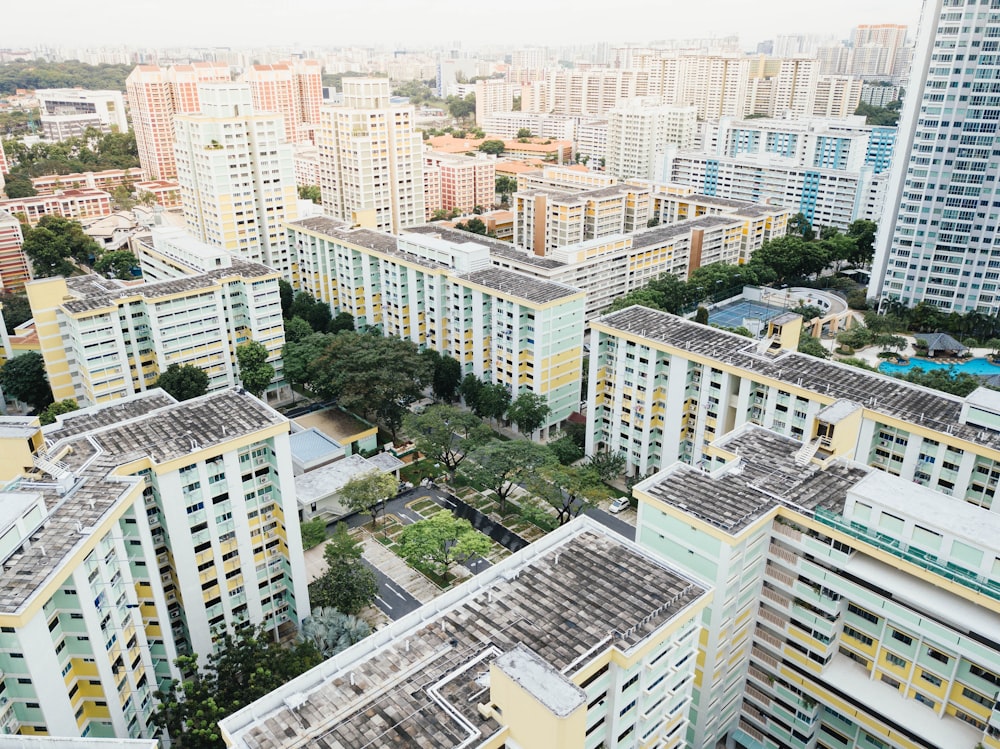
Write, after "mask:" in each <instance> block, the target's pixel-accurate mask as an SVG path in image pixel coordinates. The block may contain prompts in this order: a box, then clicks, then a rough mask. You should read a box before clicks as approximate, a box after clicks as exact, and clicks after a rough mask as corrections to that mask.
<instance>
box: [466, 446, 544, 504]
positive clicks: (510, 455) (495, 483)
mask: <svg viewBox="0 0 1000 749" xmlns="http://www.w3.org/2000/svg"><path fill="white" fill-rule="evenodd" d="M469 459H470V460H469V462H470V463H471V464H472V465H468V464H467V466H466V468H465V469H464V470H465V473H466V474H468V476H469V478H471V479H472V481H473V482H474V483H478V484H480V485H482V486H485V487H486V488H487V489H490V490H492V491H493V493H494V494H496V496H497V500H498V501H499V502H500V512H501V513H506V512H507V499H508V498H509V497H510V494H511V492H513V491H514V489H515V488H516V487H517V485H518V484H519V483H522V482H524V481H527V480H528V478H529V477H530V476H531V475H532V474H533V473H534V472H536V471H537V470H538V469H539V468H541V467H542V466H544V465H546V464H548V463H550V462H551V461H552V453H550V452H549V450H548V449H547V448H545V447H544V446H542V445H536V444H535V443H534V442H528V441H527V440H510V441H504V440H491V441H490V442H487V443H486V444H485V445H480V446H479V447H477V448H476V449H475V450H473V451H472V452H471V453H470V455H469Z"/></svg>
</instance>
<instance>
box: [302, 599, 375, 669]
mask: <svg viewBox="0 0 1000 749" xmlns="http://www.w3.org/2000/svg"><path fill="white" fill-rule="evenodd" d="M371 631H372V629H371V627H369V626H368V623H367V622H365V621H363V620H361V619H358V618H357V617H356V616H352V615H350V614H343V613H341V612H340V611H338V610H337V609H336V608H334V607H331V606H313V610H312V615H311V616H309V617H307V618H306V619H305V620H304V621H303V622H302V631H301V632H299V639H300V640H302V641H303V642H308V643H309V644H311V645H313V646H314V647H315V648H316V649H317V650H319V652H320V653H321V654H322V655H323V657H324V658H332V657H333V656H334V655H336V654H337V653H339V652H340V651H341V650H346V649H347V648H349V647H351V645H353V644H354V643H356V642H361V641H362V640H363V639H365V638H366V637H367V636H368V635H370V634H371Z"/></svg>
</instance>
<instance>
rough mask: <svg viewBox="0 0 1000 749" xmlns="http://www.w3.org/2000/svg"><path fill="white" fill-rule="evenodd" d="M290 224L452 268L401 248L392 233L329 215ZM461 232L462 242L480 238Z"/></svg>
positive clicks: (403, 257) (438, 267) (433, 267)
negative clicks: (353, 226)
mask: <svg viewBox="0 0 1000 749" xmlns="http://www.w3.org/2000/svg"><path fill="white" fill-rule="evenodd" d="M288 226H291V227H292V228H293V229H306V230H308V231H311V232H315V233H316V234H322V235H324V236H326V237H329V238H330V239H333V240H335V241H338V242H345V243H348V244H355V245H358V246H360V247H364V248H366V249H369V250H374V251H375V252H380V253H382V254H383V255H387V256H389V257H393V258H397V259H399V260H405V261H406V262H409V263H413V264H414V265H420V266H422V267H424V268H427V269H429V270H447V269H449V268H450V266H448V265H445V264H444V263H439V262H437V261H436V260H429V259H428V258H425V257H422V256H420V255H416V254H414V253H412V252H407V251H406V250H401V249H399V245H398V243H397V241H396V237H395V236H394V235H392V234H387V233H385V232H381V231H375V230H374V229H362V228H351V227H350V226H348V225H347V224H345V223H344V222H342V221H337V220H336V219H332V218H329V217H327V216H314V217H312V218H304V219H301V220H299V221H289V222H288ZM407 231H409V230H407ZM461 234H462V235H463V237H464V238H463V239H462V240H461V241H462V242H468V241H470V236H473V238H474V239H476V241H478V239H479V238H478V237H474V235H470V234H469V232H461Z"/></svg>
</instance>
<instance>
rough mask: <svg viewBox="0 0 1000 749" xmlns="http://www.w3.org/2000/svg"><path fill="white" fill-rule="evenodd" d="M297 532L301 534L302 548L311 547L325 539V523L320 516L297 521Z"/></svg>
mask: <svg viewBox="0 0 1000 749" xmlns="http://www.w3.org/2000/svg"><path fill="white" fill-rule="evenodd" d="M299 533H300V534H301V535H302V548H303V549H304V550H308V549H311V548H312V547H314V546H319V545H320V544H321V543H323V541H325V540H326V523H325V522H323V519H322V518H316V519H315V520H309V521H306V522H302V523H299Z"/></svg>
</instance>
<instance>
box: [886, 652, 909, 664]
mask: <svg viewBox="0 0 1000 749" xmlns="http://www.w3.org/2000/svg"><path fill="white" fill-rule="evenodd" d="M885 660H886V662H887V663H891V664H892V665H893V666H899V668H906V665H907V663H906V660H905V659H903V658H900V657H899V656H898V655H896V654H895V653H890V652H889V651H888V650H887V651H886V652H885Z"/></svg>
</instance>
